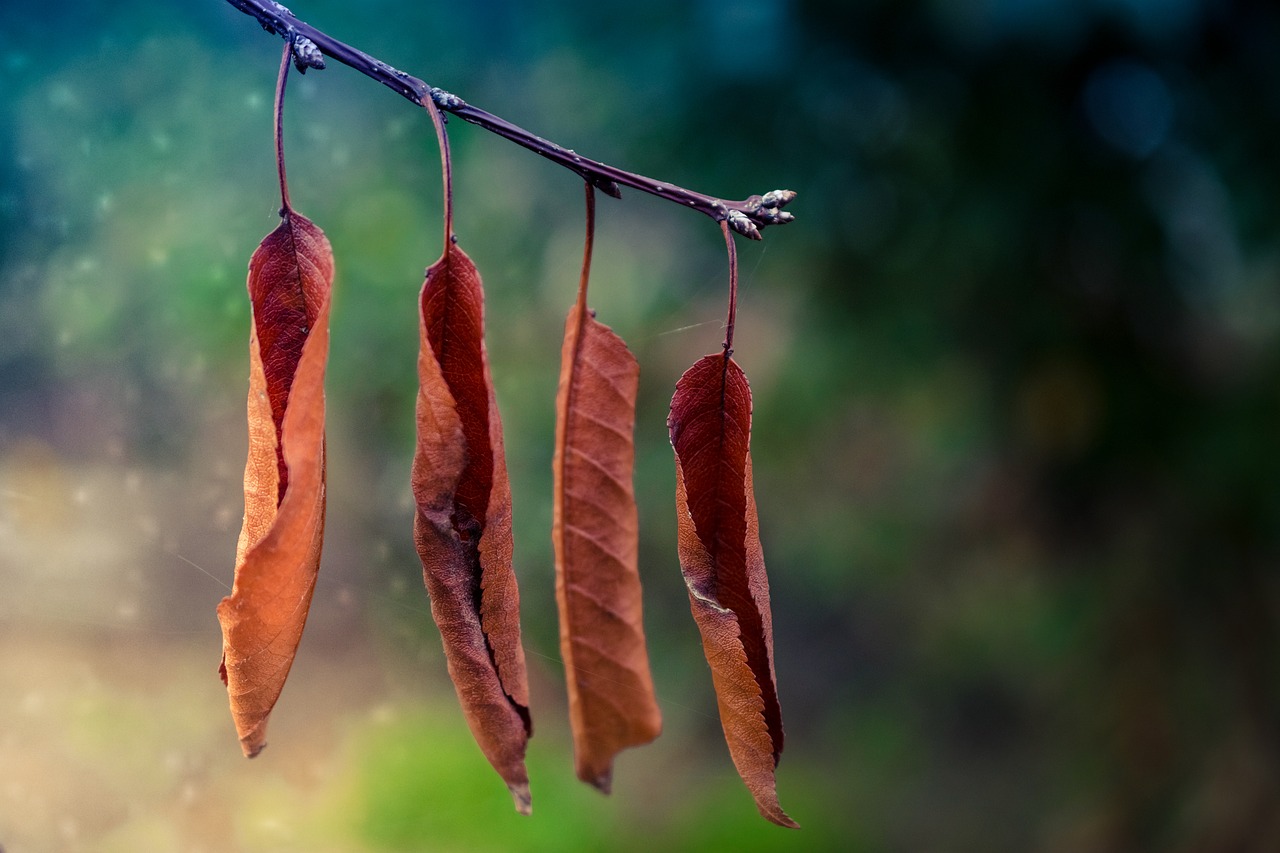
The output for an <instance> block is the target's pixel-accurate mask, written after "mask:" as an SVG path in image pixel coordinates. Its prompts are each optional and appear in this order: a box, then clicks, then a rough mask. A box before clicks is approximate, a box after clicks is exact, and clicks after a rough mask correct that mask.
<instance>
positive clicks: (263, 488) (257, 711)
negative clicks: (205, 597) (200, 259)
mask: <svg viewBox="0 0 1280 853" xmlns="http://www.w3.org/2000/svg"><path fill="white" fill-rule="evenodd" d="M332 284H333V250H332V249H331V248H330V246H329V241H328V239H327V238H326V237H325V236H324V232H323V231H321V230H320V229H319V228H317V227H316V226H315V225H314V224H312V222H311V221H310V220H308V219H307V218H306V217H305V216H302V215H301V214H299V213H297V212H295V211H291V210H288V209H287V208H286V210H285V212H284V215H283V221H282V222H281V223H280V226H279V227H278V228H276V230H274V231H272V232H271V233H270V234H269V235H267V237H266V239H264V240H263V241H262V244H261V245H259V246H258V248H257V250H256V251H255V252H254V253H253V257H252V258H251V259H250V261H249V281H248V288H249V298H250V301H251V303H252V306H253V328H252V331H251V333H250V341H249V364H250V372H249V404H248V410H249V456H248V461H247V462H246V464H245V471H244V499H245V512H244V526H243V528H242V529H241V531H240V540H239V542H238V544H237V546H236V570H235V581H234V584H233V586H232V590H231V595H229V596H227V597H226V598H224V599H223V600H222V602H221V603H220V604H219V605H218V621H219V623H220V624H221V625H222V637H223V641H222V665H221V667H220V672H221V675H222V679H223V681H224V682H225V683H226V685H227V691H228V694H229V696H230V699H231V714H232V717H233V718H234V720H235V724H236V731H237V733H238V734H239V736H240V746H241V748H242V749H243V750H244V753H245V755H247V756H249V757H253V756H254V755H257V754H258V752H260V751H261V750H262V748H263V747H264V746H265V745H266V740H265V736H266V725H267V718H268V717H269V715H270V714H271V709H272V708H273V707H274V706H275V703H276V700H277V699H278V698H279V697H280V691H281V690H282V689H283V688H284V682H285V678H286V677H287V676H288V674H289V668H290V667H291V666H292V665H293V658H294V654H295V653H296V651H297V648H298V641H299V640H300V639H301V637H302V628H303V625H304V624H305V622H306V618H307V610H308V608H309V607H310V606H311V593H312V590H314V589H315V582H316V574H317V572H318V571H319V567H320V547H321V541H322V539H323V535H324V508H325V438H324V372H325V362H326V360H327V359H328V355H329V298H330V289H331V287H332Z"/></svg>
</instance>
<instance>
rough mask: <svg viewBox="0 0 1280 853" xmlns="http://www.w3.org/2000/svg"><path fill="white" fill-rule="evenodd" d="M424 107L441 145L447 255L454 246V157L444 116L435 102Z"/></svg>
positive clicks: (430, 102) (441, 174) (441, 177)
mask: <svg viewBox="0 0 1280 853" xmlns="http://www.w3.org/2000/svg"><path fill="white" fill-rule="evenodd" d="M422 106H423V107H424V108H425V109H426V111H427V113H428V114H429V115H430V116H431V123H432V124H433V125H435V129H436V140H437V141H438V142H439V143H440V180H441V183H442V184H443V185H444V251H445V253H446V254H447V253H448V252H449V248H450V247H451V246H452V245H453V157H452V155H450V153H449V132H448V131H447V130H446V129H445V126H444V116H443V115H441V114H440V110H438V109H436V105H435V103H434V102H432V101H430V100H428V101H427V102H426V103H425V104H423V105H422Z"/></svg>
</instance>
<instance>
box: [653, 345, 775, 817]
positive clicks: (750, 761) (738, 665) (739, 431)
mask: <svg viewBox="0 0 1280 853" xmlns="http://www.w3.org/2000/svg"><path fill="white" fill-rule="evenodd" d="M667 425H668V427H669V428H670V431H671V445H672V447H673V448H675V453H676V515H677V523H678V534H679V552H680V568H681V570H682V571H683V572H684V579H685V584H686V586H688V588H689V605H690V607H691V608H692V610H693V618H694V620H695V621H696V622H697V624H698V630H699V631H700V632H701V634H702V646H703V650H704V652H705V653H706V657H707V663H708V664H710V666H711V678H712V682H713V683H714V685H715V690H716V701H717V704H718V705H719V707H720V723H721V725H722V727H723V728H724V735H725V740H726V742H727V743H728V745H729V754H730V756H731V757H732V758H733V763H734V766H736V767H737V769H738V774H739V775H740V776H741V777H742V780H743V781H744V782H745V783H746V785H747V788H748V789H749V790H750V791H751V795H752V796H753V797H754V798H755V801H756V808H758V809H759V810H760V813H761V814H762V815H764V816H765V817H766V818H768V819H769V820H771V821H773V822H774V823H776V824H779V825H781V826H787V827H795V826H796V823H795V822H794V821H793V820H791V818H789V817H788V816H787V814H786V812H784V811H783V810H782V806H781V805H780V804H779V803H778V794H777V786H776V781H775V777H774V770H775V768H776V767H777V765H778V758H779V756H780V755H781V754H782V711H781V709H780V708H779V706H778V692H777V688H776V686H775V685H776V677H775V675H774V669H773V625H772V620H771V617H770V613H769V582H768V579H767V578H766V577H765V569H764V552H763V551H762V550H761V547H760V532H759V527H758V523H757V519H756V503H755V494H754V490H753V488H752V482H751V454H750V442H751V388H750V387H749V386H748V385H747V377H746V375H745V374H743V372H742V369H741V368H740V367H738V365H737V363H736V362H734V360H733V359H732V358H730V357H729V355H728V353H727V352H726V353H718V354H714V355H708V356H704V357H703V358H701V359H700V360H699V361H698V362H697V363H696V364H694V365H693V367H691V368H689V370H688V371H686V372H685V374H684V376H682V377H681V378H680V381H679V382H678V383H677V384H676V393H675V396H674V397H673V398H672V400H671V415H670V417H669V418H668V420H667Z"/></svg>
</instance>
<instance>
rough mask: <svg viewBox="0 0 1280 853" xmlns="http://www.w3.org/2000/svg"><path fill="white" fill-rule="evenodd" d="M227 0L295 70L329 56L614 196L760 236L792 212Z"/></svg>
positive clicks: (264, 2) (266, 9) (264, 8)
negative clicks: (503, 109)
mask: <svg viewBox="0 0 1280 853" xmlns="http://www.w3.org/2000/svg"><path fill="white" fill-rule="evenodd" d="M227 2H228V3H230V4H231V5H232V6H235V7H236V8H237V9H239V10H240V11H241V12H244V13H245V14H246V15H252V16H253V17H254V18H255V19H257V21H258V23H260V24H261V25H262V28H263V29H265V30H267V31H268V32H271V33H275V34H276V35H278V36H281V37H282V38H284V39H285V40H286V41H287V42H288V43H289V44H290V45H291V46H292V48H293V58H294V64H295V65H296V66H297V68H298V70H299V71H301V72H305V71H306V70H307V69H308V68H324V67H325V62H324V57H325V56H329V57H332V58H333V59H336V60H337V61H339V62H341V63H342V64H344V65H349V66H350V67H352V68H354V69H356V70H357V71H359V72H360V73H362V74H364V75H366V76H368V77H371V78H372V79H374V80H377V81H378V82H380V83H382V84H383V85H385V86H387V87H388V88H390V89H391V90H392V91H394V92H395V93H396V94H398V95H400V96H401V97H404V98H407V99H408V100H410V101H412V102H413V103H415V104H418V105H419V106H426V102H427V101H428V100H429V101H431V102H432V103H434V104H435V105H436V106H437V107H439V108H440V109H442V110H444V111H445V112H448V113H452V114H453V115H456V116H457V117H458V118H460V119H462V120H463V121H466V122H470V123H471V124H474V125H478V126H479V127H482V128H484V129H485V130H488V131H490V132H491V133H496V134H497V135H498V136H501V137H503V138H504V139H507V140H510V141H511V142H514V143H516V144H517V145H520V146H522V147H524V148H527V149H529V150H530V151H533V152H534V153H536V154H540V155H542V156H543V157H545V158H547V159H548V160H550V161H552V162H553V163H559V164H560V165H561V166H564V167H565V168H566V169H569V170H570V171H572V172H575V173H577V174H578V175H580V176H581V177H582V179H583V180H585V181H586V182H587V183H589V184H591V185H592V186H594V187H596V188H597V189H599V190H600V191H601V192H604V193H606V194H608V195H611V196H613V197H614V198H618V197H620V195H621V191H620V189H619V187H631V188H632V189H637V190H640V191H642V192H646V193H649V194H650V195H655V196H657V197H658V198H662V199H666V200H667V201H670V202H674V203H676V204H679V205H680V206H682V207H688V208H690V209H692V210H697V211H700V212H701V213H705V214H706V215H707V216H710V217H711V218H712V219H714V220H715V221H717V222H728V223H729V225H730V227H732V228H733V230H734V231H736V232H738V233H739V234H742V235H744V236H747V237H750V238H751V239H753V240H759V239H760V229H761V228H764V227H766V226H768V225H780V224H783V223H786V222H790V221H791V220H792V219H794V218H795V217H793V216H792V215H791V214H790V213H787V212H785V211H784V210H782V208H783V207H785V206H786V205H787V203H788V202H790V201H791V200H792V199H794V198H795V197H796V194H795V193H794V192H793V191H791V190H773V191H771V192H767V193H765V194H764V195H762V196H761V195H753V196H749V197H748V198H746V199H744V200H742V201H726V200H725V199H721V198H715V197H713V196H708V195H704V194H702V193H698V192H694V191H692V190H687V189H685V188H683V187H678V186H676V185H674V184H669V183H666V182H665V181H658V180H654V179H653V178H649V177H646V176H644V175H638V174H635V173H633V172H627V171H624V170H623V169H619V168H617V167H615V166H610V165H608V164H606V163H600V162H598V161H595V160H591V159H589V158H587V157H583V156H581V155H579V154H578V153H577V152H575V151H573V150H572V149H569V148H564V147H563V146H560V145H557V144H556V143H554V142H550V141H548V140H546V139H542V138H541V137H539V136H535V135H534V134H532V133H530V132H529V131H527V130H525V129H524V128H521V127H518V126H517V125H514V124H512V123H511V122H509V121H507V120H506V119H503V118H500V117H499V116H496V115H494V114H492V113H489V112H486V111H484V110H482V109H480V108H479V107H474V106H472V105H470V104H468V103H467V102H466V101H464V100H463V99H462V98H459V97H458V96H457V95H453V94H450V93H449V92H446V91H444V90H442V89H437V88H434V87H432V86H428V85H427V84H426V83H424V82H423V81H421V80H419V79H418V78H417V77H413V76H411V75H409V74H406V73H404V72H403V71H399V70H397V69H395V68H392V67H391V66H390V65H388V64H387V63H385V62H383V61H382V60H380V59H375V58H374V57H372V56H370V55H369V54H367V53H364V52H363V51H360V50H357V49H356V48H354V47H351V46H350V45H348V44H345V43H343V42H340V41H338V40H337V39H335V38H333V37H331V36H329V35H328V34H326V33H324V32H322V31H321V30H318V29H316V28H315V27H313V26H311V25H310V24H308V23H306V22H305V21H301V20H299V19H298V18H297V17H295V16H294V14H293V13H292V12H290V11H289V10H288V9H286V8H285V7H284V6H281V5H280V4H279V3H274V2H271V0H227Z"/></svg>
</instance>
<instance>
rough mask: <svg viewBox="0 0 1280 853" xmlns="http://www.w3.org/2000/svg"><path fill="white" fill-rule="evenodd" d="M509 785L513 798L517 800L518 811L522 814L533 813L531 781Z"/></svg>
mask: <svg viewBox="0 0 1280 853" xmlns="http://www.w3.org/2000/svg"><path fill="white" fill-rule="evenodd" d="M507 787H508V788H510V789H511V799H512V800H514V801H515V804H516V811H517V812H519V813H520V814H522V815H531V814H533V796H532V795H531V794H530V793H529V783H528V782H517V783H515V784H513V785H507Z"/></svg>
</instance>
